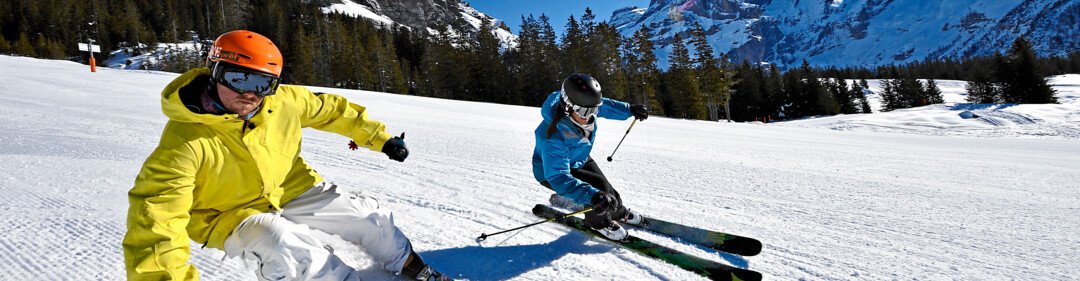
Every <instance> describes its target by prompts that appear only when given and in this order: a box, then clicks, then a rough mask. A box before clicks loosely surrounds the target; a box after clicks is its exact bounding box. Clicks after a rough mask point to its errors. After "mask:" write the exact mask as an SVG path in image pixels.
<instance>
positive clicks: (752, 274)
mask: <svg viewBox="0 0 1080 281" xmlns="http://www.w3.org/2000/svg"><path fill="white" fill-rule="evenodd" d="M532 212H533V214H535V215H536V216H538V217H541V218H545V219H551V218H558V217H562V216H564V215H566V213H564V212H562V211H559V210H556V209H554V208H552V207H549V206H547V205H543V204H537V205H536V206H535V207H533V209H532ZM555 222H558V223H560V224H562V225H565V226H567V227H570V228H574V229H577V230H580V231H583V232H585V233H588V234H590V235H592V236H595V237H597V238H600V239H603V240H606V241H609V242H612V243H615V244H618V245H620V246H622V247H624V248H626V249H628V250H631V251H633V252H636V253H639V254H642V255H645V256H648V257H652V258H655V259H658V260H661V261H664V262H667V263H670V264H672V265H675V266H678V267H680V268H682V269H685V270H688V271H691V272H694V273H697V274H700V275H702V276H705V277H707V278H709V279H710V280H725V281H726V280H747V281H756V280H761V273H758V272H756V271H753V270H749V269H742V268H738V267H734V266H730V265H726V264H722V263H718V262H715V261H711V260H707V259H703V258H699V257H696V256H693V255H690V254H687V253H683V252H681V251H679V250H675V249H671V248H668V247H665V246H663V245H659V244H656V243H653V242H649V241H646V240H642V239H641V238H637V237H634V236H633V235H628V236H626V238H624V239H623V240H611V239H608V238H607V237H605V236H604V235H603V234H600V233H599V232H596V231H595V230H593V229H592V228H589V227H588V226H585V220H584V219H581V218H579V217H573V216H571V217H566V218H562V219H556V220H555Z"/></svg>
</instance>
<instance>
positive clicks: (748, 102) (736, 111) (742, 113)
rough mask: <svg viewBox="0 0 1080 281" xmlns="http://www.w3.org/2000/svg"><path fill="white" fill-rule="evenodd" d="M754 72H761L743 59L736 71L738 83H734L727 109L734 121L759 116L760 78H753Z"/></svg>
mask: <svg viewBox="0 0 1080 281" xmlns="http://www.w3.org/2000/svg"><path fill="white" fill-rule="evenodd" d="M755 72H761V70H760V69H757V68H755V67H753V66H751V65H750V62H749V61H745V60H744V61H743V62H742V64H741V65H740V66H739V68H738V69H737V71H736V74H735V75H736V76H735V77H736V78H737V79H738V81H739V82H738V83H736V84H735V87H734V90H735V91H734V93H732V95H731V99H730V106H728V109H729V110H730V113H731V118H732V119H733V120H735V121H740V122H741V121H749V120H755V119H758V118H759V117H764V116H761V115H762V114H761V109H760V108H759V105H760V104H761V100H762V97H761V96H762V93H761V89H762V87H761V85H760V83H761V80H759V79H756V78H755Z"/></svg>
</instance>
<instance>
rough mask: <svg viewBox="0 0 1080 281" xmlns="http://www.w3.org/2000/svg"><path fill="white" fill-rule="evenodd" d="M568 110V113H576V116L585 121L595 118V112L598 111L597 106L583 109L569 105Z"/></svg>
mask: <svg viewBox="0 0 1080 281" xmlns="http://www.w3.org/2000/svg"><path fill="white" fill-rule="evenodd" d="M569 108H570V111H573V112H575V113H577V115H578V116H581V118H585V119H591V118H593V117H596V112H598V111H600V107H599V106H594V107H584V106H577V105H573V104H571V105H570V106H569Z"/></svg>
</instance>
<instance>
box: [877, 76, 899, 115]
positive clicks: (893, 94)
mask: <svg viewBox="0 0 1080 281" xmlns="http://www.w3.org/2000/svg"><path fill="white" fill-rule="evenodd" d="M898 84H899V80H896V79H890V80H882V81H881V88H882V89H881V94H880V97H881V111H882V112H888V111H893V110H896V109H900V108H904V107H903V105H902V104H901V103H900V99H901V98H900V93H898V92H897V85H898Z"/></svg>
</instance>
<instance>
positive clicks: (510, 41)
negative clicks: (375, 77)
mask: <svg viewBox="0 0 1080 281" xmlns="http://www.w3.org/2000/svg"><path fill="white" fill-rule="evenodd" d="M323 2H325V4H323V5H324V7H323V9H322V10H323V12H325V13H332V12H336V13H343V14H346V15H351V16H354V17H359V18H366V19H370V20H372V21H374V22H377V23H382V24H387V25H400V26H405V27H408V28H411V29H412V30H417V31H422V32H427V33H429V34H437V33H438V30H440V29H446V30H448V31H450V32H451V33H452V35H456V34H457V33H456V32H454V30H456V29H463V30H465V32H467V33H468V32H478V31H479V30H480V26H481V24H482V23H483V21H484V20H487V21H488V22H489V24H490V26H489V27H490V28H491V32H492V34H494V35H495V37H496V38H499V41H500V42H501V44H502V47H503V48H514V47H517V35H514V34H513V33H512V32H510V30H509V27H506V25H505V24H503V21H502V20H499V19H496V18H494V17H491V16H489V15H487V14H484V13H482V12H480V11H477V10H476V9H474V8H472V7H471V6H469V5H468V4H467V3H465V2H462V1H447V0H326V1H321V2H320V3H323ZM455 25H461V26H455Z"/></svg>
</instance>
